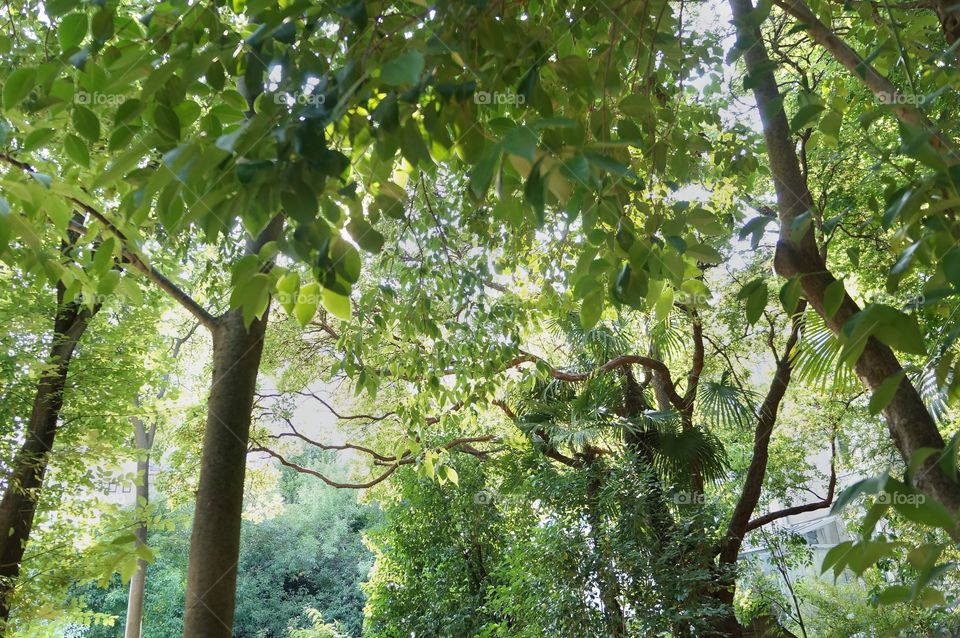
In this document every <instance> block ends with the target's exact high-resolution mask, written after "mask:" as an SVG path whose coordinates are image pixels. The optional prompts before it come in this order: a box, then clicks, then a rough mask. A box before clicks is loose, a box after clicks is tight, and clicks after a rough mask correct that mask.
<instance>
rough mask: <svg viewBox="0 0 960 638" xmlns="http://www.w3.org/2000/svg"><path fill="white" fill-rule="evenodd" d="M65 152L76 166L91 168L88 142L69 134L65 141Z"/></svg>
mask: <svg viewBox="0 0 960 638" xmlns="http://www.w3.org/2000/svg"><path fill="white" fill-rule="evenodd" d="M63 150H64V151H66V153H67V157H69V158H70V159H71V160H72V161H73V162H74V163H75V164H79V165H80V166H82V167H84V168H87V167H89V166H90V152H89V151H88V150H87V142H85V141H83V140H82V139H80V138H79V137H77V136H76V135H74V134H72V133H68V134H67V136H66V137H65V138H64V140H63Z"/></svg>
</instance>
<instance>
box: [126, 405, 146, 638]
mask: <svg viewBox="0 0 960 638" xmlns="http://www.w3.org/2000/svg"><path fill="white" fill-rule="evenodd" d="M133 425H134V431H135V433H136V441H137V449H138V450H146V452H147V454H146V456H145V457H144V458H142V459H137V476H138V477H140V482H139V484H138V485H137V503H136V506H135V507H136V508H138V509H139V508H144V509H145V508H146V507H147V505H148V504H149V503H150V447H151V445H152V443H153V441H152V439H153V436H152V431H151V433H148V432H147V429H146V427H145V425H144V423H143V421H142V420H140V419H139V418H137V417H134V418H133ZM134 533H135V534H136V536H137V543H136V544H137V546H138V547H139V546H141V545H146V544H147V534H148V530H147V521H146V520H145V518H144V519H142V520H141V521H140V524H139V525H138V526H137V529H136V531H135V532H134ZM146 586H147V561H145V560H138V561H137V571H136V572H134V574H133V577H131V578H130V594H129V596H128V597H127V624H126V627H125V629H124V632H123V636H124V638H140V628H141V625H142V624H143V598H144V592H145V591H146Z"/></svg>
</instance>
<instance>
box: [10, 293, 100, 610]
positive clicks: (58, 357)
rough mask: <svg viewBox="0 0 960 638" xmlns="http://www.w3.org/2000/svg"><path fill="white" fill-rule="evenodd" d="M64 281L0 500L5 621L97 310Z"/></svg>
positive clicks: (58, 294)
mask: <svg viewBox="0 0 960 638" xmlns="http://www.w3.org/2000/svg"><path fill="white" fill-rule="evenodd" d="M63 295H64V287H63V285H62V284H58V286H57V316H56V319H55V321H54V330H53V343H52V345H51V347H50V356H49V359H48V366H49V367H48V369H47V371H46V372H45V373H44V374H43V376H42V377H40V382H39V383H38V385H37V394H36V396H35V398H34V400H33V411H32V413H31V414H30V421H29V423H28V425H27V431H26V436H25V440H24V442H23V445H22V446H21V448H20V451H19V452H17V455H16V457H15V458H14V460H13V469H12V472H11V473H10V475H9V476H8V478H7V488H6V492H5V493H4V495H3V500H2V502H0V621H2V622H3V623H5V622H6V620H7V618H8V617H9V615H10V606H11V603H12V601H11V594H12V593H13V589H14V586H15V585H16V580H17V577H18V576H19V574H20V563H21V561H22V560H23V552H24V549H25V547H26V544H27V541H28V540H29V538H30V532H31V530H32V529H33V518H34V515H35V514H36V511H37V501H38V499H39V498H40V489H41V487H42V486H43V478H44V475H45V474H46V471H47V464H48V463H49V455H50V450H51V449H52V448H53V441H54V438H55V436H56V433H57V424H58V421H59V418H60V409H61V408H62V407H63V391H64V387H65V386H66V382H67V372H68V370H69V366H70V360H71V359H72V358H73V353H74V351H75V349H76V346H77V342H78V341H79V339H80V337H81V336H82V335H83V333H84V332H85V331H86V329H87V326H88V325H89V322H90V319H91V318H92V317H93V315H94V314H95V313H96V311H97V309H98V308H97V307H95V308H94V310H93V311H90V310H89V309H87V308H85V307H83V306H81V305H80V304H78V303H76V302H70V303H66V304H65V303H64V301H63Z"/></svg>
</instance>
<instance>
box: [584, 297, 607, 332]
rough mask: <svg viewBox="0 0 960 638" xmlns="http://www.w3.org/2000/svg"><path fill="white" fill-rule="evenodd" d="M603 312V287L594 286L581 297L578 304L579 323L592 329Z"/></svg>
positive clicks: (587, 328) (585, 328)
mask: <svg viewBox="0 0 960 638" xmlns="http://www.w3.org/2000/svg"><path fill="white" fill-rule="evenodd" d="M602 314H603V288H596V289H594V290H592V291H590V293H589V294H588V295H587V296H586V297H584V298H583V302H582V303H581V304H580V325H581V326H583V329H584V330H592V329H593V327H594V326H595V325H597V322H598V321H600V316H601V315H602Z"/></svg>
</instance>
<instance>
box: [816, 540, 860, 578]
mask: <svg viewBox="0 0 960 638" xmlns="http://www.w3.org/2000/svg"><path fill="white" fill-rule="evenodd" d="M852 547H853V541H844V542H842V543H840V544H838V545H836V546H834V547H832V548H830V551H828V552H827V554H826V555H825V556H824V557H823V563H821V565H820V573H821V574H824V573H826V571H827V570H828V569H830V568H831V567H834V568H836V567H839V568H840V569H839V570H836V571H843V567H845V566H846V564H847V561H848V560H849V559H850V555H851V553H852Z"/></svg>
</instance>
